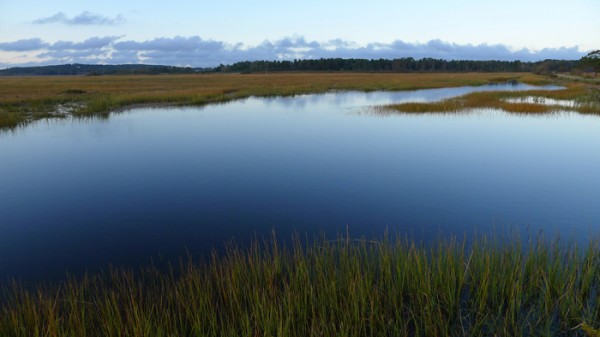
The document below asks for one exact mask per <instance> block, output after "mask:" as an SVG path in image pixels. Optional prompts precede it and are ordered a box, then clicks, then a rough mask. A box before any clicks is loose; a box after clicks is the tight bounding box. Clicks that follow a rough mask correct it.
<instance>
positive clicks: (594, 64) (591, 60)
mask: <svg viewBox="0 0 600 337" xmlns="http://www.w3.org/2000/svg"><path fill="white" fill-rule="evenodd" d="M579 62H580V63H581V65H582V66H583V68H584V69H585V68H589V69H592V71H593V72H594V77H596V76H598V72H600V50H594V51H592V52H589V53H588V54H587V55H586V56H584V57H582V58H581V61H579Z"/></svg>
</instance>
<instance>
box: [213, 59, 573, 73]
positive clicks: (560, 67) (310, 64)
mask: <svg viewBox="0 0 600 337" xmlns="http://www.w3.org/2000/svg"><path fill="white" fill-rule="evenodd" d="M578 63H579V61H574V60H545V61H538V62H521V61H446V60H441V59H433V58H423V59H420V60H415V59H414V58H412V57H408V58H400V59H394V60H386V59H378V60H367V59H342V58H329V59H308V60H293V61H244V62H237V63H234V64H232V65H220V66H219V67H217V68H215V71H221V72H242V73H244V72H268V71H359V72H360V71H365V72H398V73H407V72H535V73H552V72H566V71H571V70H573V69H574V68H576V67H577V65H578Z"/></svg>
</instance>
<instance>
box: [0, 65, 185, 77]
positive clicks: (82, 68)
mask: <svg viewBox="0 0 600 337" xmlns="http://www.w3.org/2000/svg"><path fill="white" fill-rule="evenodd" d="M195 71H196V70H195V69H193V68H187V67H172V66H160V65H147V64H120V65H103V64H79V63H75V64H64V65H55V66H41V67H16V68H8V69H3V70H0V75H4V76H43V75H91V76H93V75H132V74H138V75H153V74H189V73H193V72H195Z"/></svg>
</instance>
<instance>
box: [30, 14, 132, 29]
mask: <svg viewBox="0 0 600 337" xmlns="http://www.w3.org/2000/svg"><path fill="white" fill-rule="evenodd" d="M125 21H126V20H125V18H124V17H123V16H122V15H120V14H119V15H117V16H115V17H113V18H111V17H108V16H103V15H100V14H95V13H91V12H87V11H86V12H82V13H81V14H79V15H76V16H74V17H72V18H69V17H68V16H67V15H66V14H65V13H63V12H58V13H56V14H54V15H52V16H48V17H45V18H40V19H37V20H34V21H32V23H34V24H38V25H43V24H48V23H62V24H65V25H70V26H76V25H81V26H85V25H118V24H122V23H124V22H125Z"/></svg>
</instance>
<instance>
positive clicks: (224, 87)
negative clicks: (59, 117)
mask: <svg viewBox="0 0 600 337" xmlns="http://www.w3.org/2000/svg"><path fill="white" fill-rule="evenodd" d="M515 80H517V81H521V82H526V83H531V84H546V83H548V78H546V77H543V76H538V75H533V74H528V73H508V74H497V73H456V74H455V73H452V74H447V73H444V74H439V73H434V74H412V73H411V74H383V73H270V74H192V75H153V76H152V75H149V76H145V75H133V76H46V77H41V76H40V77H0V127H13V126H16V125H19V124H24V123H27V122H29V121H32V120H36V119H39V118H46V117H52V116H54V115H56V113H55V112H56V110H57V106H59V105H61V104H62V105H64V104H76V105H78V106H80V108H78V109H75V110H74V111H73V113H74V114H77V115H93V114H96V113H107V112H110V111H111V110H114V109H119V108H123V107H128V106H132V105H137V104H172V105H203V104H209V103H216V102H224V101H229V100H233V99H238V98H244V97H248V96H286V95H296V94H306V93H321V92H326V91H330V90H359V91H374V90H414V89H425V88H443V87H457V86H466V85H473V86H474V85H483V84H487V83H497V82H506V81H515Z"/></svg>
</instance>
